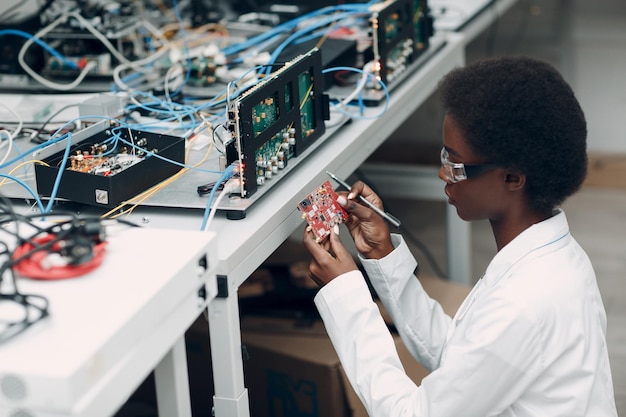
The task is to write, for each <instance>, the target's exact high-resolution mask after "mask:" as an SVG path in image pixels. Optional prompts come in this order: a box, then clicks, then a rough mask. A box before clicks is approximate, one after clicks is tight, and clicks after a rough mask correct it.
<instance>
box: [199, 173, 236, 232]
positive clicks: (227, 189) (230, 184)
mask: <svg viewBox="0 0 626 417" xmlns="http://www.w3.org/2000/svg"><path fill="white" fill-rule="evenodd" d="M240 184H241V179H240V178H239V177H237V178H231V179H229V180H228V181H226V184H224V188H223V189H222V191H220V195H218V196H217V198H216V199H215V203H213V207H211V213H209V219H208V220H207V222H206V226H205V227H204V230H209V228H210V226H211V221H212V220H213V217H215V213H216V212H217V207H218V206H219V205H220V202H221V201H222V199H223V198H224V196H226V195H228V194H230V193H232V192H233V191H236V190H237V188H238V187H239V185H240ZM215 187H217V184H215Z"/></svg>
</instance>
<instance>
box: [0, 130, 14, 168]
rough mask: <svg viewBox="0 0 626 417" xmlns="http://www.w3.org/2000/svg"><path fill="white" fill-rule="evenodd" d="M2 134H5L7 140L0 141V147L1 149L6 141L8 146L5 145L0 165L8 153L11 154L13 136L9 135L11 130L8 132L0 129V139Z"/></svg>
mask: <svg viewBox="0 0 626 417" xmlns="http://www.w3.org/2000/svg"><path fill="white" fill-rule="evenodd" d="M2 135H6V136H7V141H6V142H0V149H2V148H3V147H4V146H5V143H8V145H7V146H8V147H7V151H6V153H5V154H4V157H3V158H2V160H0V165H2V164H4V162H5V161H6V160H7V158H8V157H9V155H10V154H11V149H13V136H12V135H11V132H9V131H8V130H6V129H0V141H1V140H2V139H1V136H2Z"/></svg>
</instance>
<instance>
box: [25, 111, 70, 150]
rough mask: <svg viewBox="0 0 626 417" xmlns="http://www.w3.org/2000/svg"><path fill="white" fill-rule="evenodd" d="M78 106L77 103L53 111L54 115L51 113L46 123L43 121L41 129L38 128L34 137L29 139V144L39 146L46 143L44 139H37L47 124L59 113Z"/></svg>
mask: <svg viewBox="0 0 626 417" xmlns="http://www.w3.org/2000/svg"><path fill="white" fill-rule="evenodd" d="M78 105H79V103H72V104H68V105H66V106H63V107H61V108H60V109H59V110H57V111H55V112H54V113H53V114H52V115H51V116H50V117H48V118H47V119H46V121H45V122H43V124H42V125H41V127H40V128H39V129H37V130H36V133H35V135H34V136H32V137H31V138H30V140H31V142H34V143H39V144H41V143H44V142H46V141H47V139H46V140H44V139H41V138H40V137H39V135H40V134H41V133H42V132H44V130H45V128H46V126H47V125H48V124H50V123H51V122H52V120H53V119H54V118H55V117H57V116H58V115H59V114H61V113H62V112H64V111H65V110H67V109H70V108H72V107H77V106H78Z"/></svg>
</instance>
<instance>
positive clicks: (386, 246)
mask: <svg viewBox="0 0 626 417" xmlns="http://www.w3.org/2000/svg"><path fill="white" fill-rule="evenodd" d="M359 195H362V196H363V197H364V198H365V199H367V200H368V201H370V202H371V203H373V204H374V205H376V206H377V207H378V208H380V209H381V210H382V209H383V204H382V201H381V200H380V198H379V197H378V195H376V193H375V192H374V191H372V189H371V188H370V187H368V186H367V185H366V184H365V183H363V182H362V181H357V182H355V183H354V184H352V188H351V190H350V193H349V194H347V195H346V193H340V195H339V198H338V199H337V202H338V203H339V204H340V205H341V206H342V207H343V208H344V209H345V210H346V211H347V212H348V214H349V216H348V220H346V222H345V224H346V226H347V227H348V230H350V234H351V235H352V239H353V240H354V244H355V246H356V249H357V250H358V251H359V253H361V255H363V256H364V257H366V258H368V259H381V258H383V257H385V256H387V255H388V254H390V253H391V252H392V251H393V249H394V247H393V244H392V243H391V235H390V234H389V228H388V227H387V223H386V222H385V219H383V218H382V217H381V216H379V215H378V214H377V213H376V212H374V210H372V209H371V208H369V207H368V206H366V205H365V204H363V203H362V202H360V201H359Z"/></svg>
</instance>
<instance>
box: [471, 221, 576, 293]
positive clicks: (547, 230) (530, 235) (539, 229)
mask: <svg viewBox="0 0 626 417" xmlns="http://www.w3.org/2000/svg"><path fill="white" fill-rule="evenodd" d="M568 236H569V225H568V223H567V218H566V217H565V213H564V212H563V211H562V210H561V209H557V210H556V211H555V214H554V215H553V216H552V217H550V218H549V219H547V220H544V221H542V222H540V223H536V224H534V225H532V226H530V227H529V228H528V229H526V230H524V231H523V232H522V233H520V234H519V235H518V236H517V237H515V239H513V240H512V241H511V242H509V243H508V244H507V245H506V246H505V247H504V248H502V249H501V250H500V251H499V252H498V253H497V254H496V256H494V258H493V259H492V261H491V262H490V263H489V266H488V267H487V270H486V272H485V275H484V276H483V277H482V280H484V281H485V282H484V283H483V284H484V285H488V286H491V285H495V284H496V283H497V282H498V281H499V280H500V278H502V277H503V276H504V275H505V274H506V273H507V271H509V270H510V269H511V268H512V267H513V266H514V265H515V264H517V263H518V262H519V261H520V260H521V259H522V258H525V257H526V256H528V255H529V254H531V253H533V252H536V251H539V250H554V249H556V247H560V244H565V243H566V242H567V239H566V238H567V237H568ZM555 244H556V245H558V246H554V245H555Z"/></svg>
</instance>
